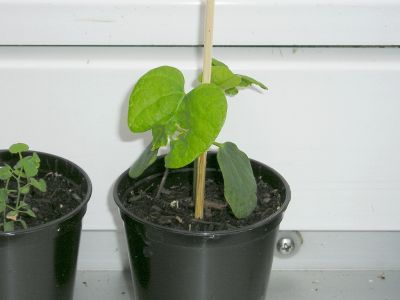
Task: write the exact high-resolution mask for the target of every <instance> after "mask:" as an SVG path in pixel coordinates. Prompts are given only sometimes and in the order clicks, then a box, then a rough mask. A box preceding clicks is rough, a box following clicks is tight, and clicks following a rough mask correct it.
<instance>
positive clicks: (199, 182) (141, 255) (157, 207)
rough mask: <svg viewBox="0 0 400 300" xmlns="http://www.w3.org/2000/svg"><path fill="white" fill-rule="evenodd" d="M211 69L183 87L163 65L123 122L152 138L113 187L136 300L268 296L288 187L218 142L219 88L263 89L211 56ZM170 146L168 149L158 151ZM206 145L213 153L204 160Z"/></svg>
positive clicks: (145, 79)
mask: <svg viewBox="0 0 400 300" xmlns="http://www.w3.org/2000/svg"><path fill="white" fill-rule="evenodd" d="M211 74H212V76H211V83H209V84H204V83H203V84H200V85H198V86H197V87H196V88H194V89H193V90H192V91H190V92H189V93H185V91H184V77H183V75H182V73H181V72H180V71H179V70H177V69H175V68H173V67H169V66H162V67H159V68H156V69H152V70H150V71H149V72H148V73H146V74H144V75H143V76H142V77H141V78H140V79H139V81H138V82H137V83H136V85H135V87H134V89H133V91H132V94H131V96H130V103H129V112H128V125H129V128H130V129H131V131H133V132H146V131H151V133H152V136H153V140H152V142H151V143H150V144H149V145H148V146H147V148H146V149H145V151H144V152H143V153H142V154H141V156H140V157H139V159H138V160H137V161H136V162H135V163H134V164H133V166H132V167H131V168H130V169H129V170H128V171H126V172H125V173H123V174H122V175H121V176H120V178H119V179H118V180H117V182H116V185H115V188H114V198H115V201H116V203H117V205H118V206H119V208H120V211H121V215H122V218H123V220H124V222H125V230H126V236H127V239H128V245H129V251H130V262H131V268H132V271H133V281H134V289H135V295H136V297H137V298H135V299H137V300H150V299H151V300H161V299H174V300H181V299H182V300H183V299H185V300H186V299H191V300H209V299H210V300H211V299H218V300H228V299H229V300H243V299H247V300H260V299H264V298H263V297H264V296H265V293H266V286H267V282H268V277H269V272H270V267H271V263H272V257H273V252H274V243H275V234H276V232H277V230H278V226H279V223H280V222H281V220H282V216H283V212H284V210H285V209H286V207H287V205H288V202H289V199H290V190H289V186H288V184H287V183H286V181H285V179H284V178H283V177H282V176H281V175H279V174H278V173H277V172H276V171H274V170H273V169H271V168H269V167H267V166H266V165H264V164H262V163H260V162H257V161H254V160H250V159H249V158H248V157H247V156H246V154H245V153H243V152H242V151H241V150H239V149H238V147H237V146H236V145H235V144H233V143H231V142H224V143H221V142H218V141H216V138H217V136H218V134H219V132H220V130H221V128H222V126H223V124H224V121H225V116H226V112H227V99H226V94H227V95H236V94H237V93H238V92H239V90H240V89H241V88H246V87H249V86H258V87H261V88H264V89H265V88H266V87H265V86H264V85H263V84H262V83H260V82H258V81H257V80H255V79H253V78H251V77H248V76H244V75H239V74H234V73H233V72H232V71H231V70H230V69H229V68H228V67H227V66H226V65H225V64H223V63H222V62H220V61H218V60H215V59H214V60H213V61H212V68H211ZM203 75H204V74H203ZM167 145H169V146H170V151H169V153H168V154H167V155H165V156H160V157H157V154H158V151H159V148H160V147H164V146H167ZM212 145H214V146H216V147H217V151H216V152H214V151H210V152H208V154H207V161H202V160H201V158H202V156H203V153H204V152H206V151H207V150H208V149H209V148H210V147H211V146H212ZM205 163H206V165H207V167H206V168H204V164H205ZM202 166H203V167H202ZM202 171H203V173H202ZM204 171H205V172H204ZM204 174H205V175H206V176H205V180H204V177H203V175H204ZM204 185H205V186H204Z"/></svg>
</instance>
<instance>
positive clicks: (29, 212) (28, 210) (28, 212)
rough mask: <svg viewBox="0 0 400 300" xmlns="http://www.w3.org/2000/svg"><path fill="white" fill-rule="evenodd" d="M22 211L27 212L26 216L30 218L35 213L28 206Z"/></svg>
mask: <svg viewBox="0 0 400 300" xmlns="http://www.w3.org/2000/svg"><path fill="white" fill-rule="evenodd" d="M22 213H24V214H27V215H28V216H30V217H32V218H36V214H35V213H34V212H33V210H31V209H30V208H28V209H26V210H25V211H23V212H22Z"/></svg>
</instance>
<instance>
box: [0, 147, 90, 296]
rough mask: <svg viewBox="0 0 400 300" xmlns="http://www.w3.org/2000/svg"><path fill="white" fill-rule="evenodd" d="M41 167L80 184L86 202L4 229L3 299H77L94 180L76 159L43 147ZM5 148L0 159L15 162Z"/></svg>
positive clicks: (0, 236) (0, 247)
mask: <svg viewBox="0 0 400 300" xmlns="http://www.w3.org/2000/svg"><path fill="white" fill-rule="evenodd" d="M37 153H38V154H39V156H40V158H41V167H40V170H41V172H42V171H43V172H49V171H53V172H58V173H60V174H63V175H65V176H66V177H67V178H69V179H70V180H72V181H73V182H75V183H76V184H78V185H80V186H81V188H82V192H83V195H84V197H83V200H82V203H81V204H80V205H79V206H78V207H77V208H76V209H75V210H73V211H72V212H70V213H69V214H67V215H65V216H63V217H62V218H60V219H57V220H53V221H51V222H49V223H46V224H44V225H40V226H37V227H32V228H28V229H26V230H19V231H14V232H8V233H4V232H0V299H2V300H71V299H72V297H73V288H74V282H75V274H76V262H77V256H78V248H79V240H80V234H81V227H82V218H83V216H84V214H85V212H86V206H87V202H88V201H89V198H90V195H91V191H92V186H91V182H90V179H89V177H88V176H87V174H86V173H85V172H84V171H83V170H82V169H81V168H80V167H78V166H77V165H75V164H74V163H72V162H70V161H68V160H66V159H64V158H61V157H58V156H55V155H51V154H46V153H41V152H37ZM12 159H13V158H12V156H11V155H10V154H9V153H8V151H0V165H2V164H3V163H4V162H6V163H10V160H12Z"/></svg>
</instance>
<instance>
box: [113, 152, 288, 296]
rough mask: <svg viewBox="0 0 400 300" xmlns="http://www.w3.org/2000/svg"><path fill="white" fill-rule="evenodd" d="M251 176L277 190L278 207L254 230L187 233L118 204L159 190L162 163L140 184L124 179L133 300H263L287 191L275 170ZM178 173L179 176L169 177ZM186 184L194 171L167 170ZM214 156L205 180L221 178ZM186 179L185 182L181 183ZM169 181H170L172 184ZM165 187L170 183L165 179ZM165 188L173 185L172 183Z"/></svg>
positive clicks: (118, 187) (118, 198)
mask: <svg viewBox="0 0 400 300" xmlns="http://www.w3.org/2000/svg"><path fill="white" fill-rule="evenodd" d="M251 164H252V167H253V172H254V174H255V176H257V177H260V176H261V177H262V178H263V179H264V180H265V181H267V182H268V183H269V184H270V185H272V187H274V188H276V189H278V190H279V192H280V195H281V199H282V201H283V202H282V205H281V207H280V209H279V210H278V211H277V212H275V213H274V214H273V215H271V216H270V217H268V218H267V219H264V220H262V221H260V222H258V223H256V224H253V225H250V226H247V227H244V228H240V229H236V230H229V231H215V232H191V231H183V230H174V229H171V228H167V227H162V226H159V225H155V224H152V223H149V222H147V221H145V220H141V219H139V218H138V217H136V216H135V215H134V214H133V213H132V212H130V211H128V210H127V209H126V208H125V207H124V205H123V204H122V199H123V197H124V196H125V195H126V193H128V192H131V191H132V189H133V190H137V189H139V188H143V187H145V186H147V185H151V184H152V183H154V184H158V183H159V182H160V180H161V177H162V175H163V173H164V170H165V168H164V159H163V158H158V159H157V161H156V162H155V163H154V164H153V165H152V166H151V167H150V168H148V169H147V170H146V172H145V173H144V174H143V175H142V176H141V177H140V178H138V179H136V180H133V179H131V178H129V176H128V171H126V172H125V173H123V174H122V175H121V176H120V178H119V179H118V180H117V182H116V184H115V187H114V199H115V202H116V203H117V205H118V206H119V208H120V212H121V216H122V219H123V220H124V223H125V231H126V236H127V240H128V246H129V255H130V264H131V270H132V277H133V285H134V290H135V300H166V299H173V300H188V299H190V300H263V299H264V298H265V295H266V290H267V284H268V279H269V274H270V270H271V264H272V258H273V253H274V247H275V237H276V233H277V231H278V227H279V223H280V222H281V220H282V217H283V212H284V211H285V209H286V207H287V206H288V204H289V200H290V189H289V186H288V184H287V182H286V181H285V179H284V178H283V177H282V176H281V175H279V174H278V173H277V172H276V171H274V170H273V169H271V168H269V167H267V166H266V165H264V164H261V163H259V162H257V161H254V160H252V161H251ZM176 173H179V176H174V175H173V174H176ZM171 174H172V176H171V177H172V181H173V180H174V179H173V178H174V177H179V178H181V179H182V178H184V181H185V182H187V183H189V184H190V181H191V178H192V177H193V166H188V167H186V168H184V169H179V170H171V171H170V172H169V175H168V176H170V175H171ZM220 176H221V173H220V170H219V167H218V163H217V159H216V154H215V153H209V154H208V157H207V177H208V178H213V177H214V178H215V177H220ZM185 178H186V179H185ZM170 180H171V179H170ZM167 181H168V179H167ZM169 184H174V182H170V183H169Z"/></svg>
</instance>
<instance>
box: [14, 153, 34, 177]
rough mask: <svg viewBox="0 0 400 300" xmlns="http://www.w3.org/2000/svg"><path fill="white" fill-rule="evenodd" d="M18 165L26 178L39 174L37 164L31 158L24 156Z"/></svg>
mask: <svg viewBox="0 0 400 300" xmlns="http://www.w3.org/2000/svg"><path fill="white" fill-rule="evenodd" d="M18 163H20V165H21V166H22V168H23V169H24V172H25V175H26V176H27V177H33V176H36V175H37V173H38V172H39V169H38V166H37V163H36V161H35V159H34V158H33V157H32V156H25V157H24V158H22V159H21V160H20V161H19V162H18Z"/></svg>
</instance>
